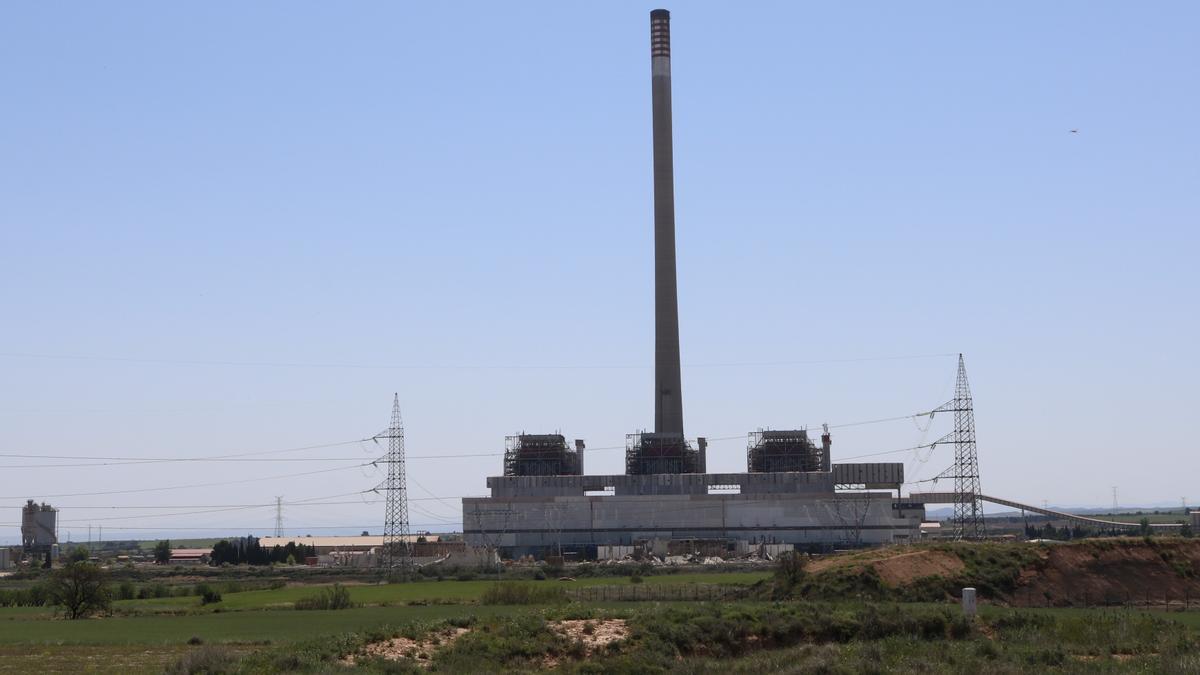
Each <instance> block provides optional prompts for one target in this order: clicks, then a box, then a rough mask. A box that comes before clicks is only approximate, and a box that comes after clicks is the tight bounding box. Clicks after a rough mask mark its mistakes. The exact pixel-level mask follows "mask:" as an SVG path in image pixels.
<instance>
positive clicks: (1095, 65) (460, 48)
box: [0, 2, 1200, 540]
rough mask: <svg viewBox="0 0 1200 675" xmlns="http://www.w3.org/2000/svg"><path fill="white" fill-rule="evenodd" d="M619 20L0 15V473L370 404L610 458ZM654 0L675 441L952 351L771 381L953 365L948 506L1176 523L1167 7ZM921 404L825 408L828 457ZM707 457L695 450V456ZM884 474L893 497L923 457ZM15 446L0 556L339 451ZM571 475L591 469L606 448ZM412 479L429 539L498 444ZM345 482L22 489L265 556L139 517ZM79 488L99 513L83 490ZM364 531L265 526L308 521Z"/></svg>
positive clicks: (645, 392) (923, 374) (633, 288)
mask: <svg viewBox="0 0 1200 675" xmlns="http://www.w3.org/2000/svg"><path fill="white" fill-rule="evenodd" d="M652 8H653V5H650V4H643V3H603V4H597V3H586V4H585V3H537V4H535V3H505V4H503V5H501V4H499V3H450V4H445V3H354V4H353V5H329V4H325V3H320V4H318V3H293V2H287V3H284V2H278V3H258V4H256V5H254V6H247V5H246V4H244V3H196V2H193V3H170V4H163V3H153V2H144V3H135V2H125V3H106V4H96V3H73V4H62V3H20V4H17V3H10V4H8V5H6V6H5V8H4V9H3V10H2V14H0V106H2V108H0V109H2V114H0V157H3V161H2V162H0V317H2V324H0V325H2V326H3V329H2V330H0V453H5V454H31V455H88V456H138V457H141V456H145V457H185V456H195V455H203V454H217V453H234V452H239V451H256V450H271V449H283V448H290V447H294V446H301V445H307V444H317V443H325V442H336V441H343V440H348V439H357V438H362V437H364V436H369V435H371V434H373V433H375V432H377V431H379V430H380V429H381V428H383V427H384V426H386V424H387V421H388V414H389V410H390V405H391V396H392V392H394V391H395V392H399V393H400V397H401V401H402V404H403V407H404V413H405V417H406V422H407V425H408V442H409V453H410V454H412V455H419V456H428V455H439V454H453V453H478V452H499V451H501V450H502V449H503V437H504V436H505V435H506V434H510V433H513V432H516V431H520V430H522V429H524V430H528V431H531V432H534V431H539V432H540V431H547V430H555V429H561V430H562V431H563V433H565V434H567V435H568V436H569V437H572V438H575V437H579V438H585V439H587V441H588V444H589V446H591V447H607V446H615V445H620V444H622V443H623V441H624V435H625V434H626V433H628V432H631V431H634V430H636V429H638V428H643V427H646V426H649V425H651V424H652V423H653V416H652V412H653V411H652V408H651V379H652V371H651V369H650V368H649V366H650V363H651V358H652V350H651V347H652V324H651V311H652V297H651V271H652V270H651V182H650V169H651V161H650V102H649V94H650V78H649V70H650V69H649V59H648V53H649V49H648V16H647V13H648V11H649V10H650V9H652ZM668 8H669V9H671V10H672V14H673V39H674V45H673V47H674V49H673V55H674V64H673V68H674V97H675V148H676V155H675V167H676V195H677V220H678V239H679V244H678V253H679V286H680V290H679V296H680V313H681V324H682V348H683V360H684V381H683V387H684V414H685V421H686V426H687V430H688V432H689V435H693V436H695V435H707V436H711V437H726V436H736V435H742V434H744V433H745V432H747V431H750V430H753V429H756V428H759V427H761V426H770V427H773V428H788V427H792V426H797V425H802V424H808V425H813V424H817V423H820V422H824V421H828V422H830V423H832V424H839V423H845V422H855V421H860V420H868V419H874V418H881V417H890V416H896V415H904V414H907V413H913V412H918V411H922V410H928V409H930V408H932V407H934V406H936V405H938V404H940V403H942V402H943V401H945V400H946V399H947V398H949V397H950V395H951V393H952V385H953V376H954V358H953V357H952V356H937V357H931V358H919V359H903V360H867V361H853V362H848V363H804V362H812V361H822V362H823V361H830V360H840V359H868V358H876V357H894V356H917V355H937V354H953V353H957V352H960V351H961V352H964V353H965V354H966V358H967V367H968V371H969V372H970V374H971V377H972V384H973V387H974V391H975V396H976V405H977V411H978V412H977V417H978V428H979V450H980V462H981V465H982V468H983V474H984V475H983V485H984V488H985V490H986V491H987V492H989V493H995V494H997V495H1000V496H1006V497H1009V498H1012V499H1020V500H1028V501H1035V502H1037V503H1040V502H1041V501H1042V500H1048V501H1049V502H1050V503H1053V504H1063V505H1104V504H1108V503H1110V502H1111V498H1112V497H1111V490H1110V486H1112V485H1118V486H1119V487H1120V499H1121V502H1122V503H1125V504H1134V503H1142V504H1145V503H1156V502H1161V503H1165V504H1175V505H1178V503H1179V498H1180V497H1181V496H1188V497H1189V498H1190V499H1191V501H1192V503H1197V502H1200V488H1197V487H1196V482H1195V475H1196V470H1197V467H1198V464H1200V462H1198V461H1197V452H1196V450H1197V443H1196V440H1195V438H1196V435H1195V430H1194V428H1193V427H1194V423H1193V417H1194V414H1195V408H1196V404H1197V396H1196V391H1195V383H1196V382H1197V380H1198V379H1200V366H1198V359H1197V356H1196V342H1197V328H1198V326H1200V320H1198V319H1197V312H1196V297H1197V290H1198V286H1200V284H1198V272H1197V270H1196V263H1195V260H1196V251H1197V244H1198V243H1200V241H1198V240H1200V236H1198V235H1197V227H1196V226H1197V223H1198V222H1200V203H1198V199H1200V198H1198V195H1197V186H1198V185H1200V131H1198V127H1197V123H1196V120H1197V119H1200V114H1198V113H1200V110H1198V108H1200V105H1198V104H1200V93H1198V91H1200V89H1198V87H1197V84H1198V82H1197V74H1196V64H1197V63H1200V42H1197V40H1196V32H1197V26H1198V25H1200V8H1198V6H1197V5H1196V4H1195V3H1190V2H1157V3H1118V2H1057V3H1042V2H1018V3H1002V4H996V3H990V4H986V5H984V4H982V3H980V4H976V3H971V4H970V6H967V5H965V4H964V3H951V2H945V3H919V4H911V3H908V4H904V5H900V4H898V3H888V2H878V3H857V4H855V5H853V6H847V5H844V4H836V5H835V4H831V3H822V4H817V3H760V4H758V5H755V6H754V8H753V10H743V9H737V8H736V7H735V5H731V4H729V3H690V2H689V3H680V4H678V5H675V6H669V7H668ZM1072 129H1077V130H1078V133H1071V130H1072ZM34 355H38V356H34ZM47 357H52V358H47ZM63 357H89V358H63ZM93 357H104V358H93ZM110 359H117V360H110ZM123 359H128V360H123ZM762 363H773V364H780V363H782V364H783V365H755V364H762ZM285 364H292V365H285ZM349 366H355V367H349ZM517 366H521V367H517ZM545 366H555V367H553V368H547V367H545ZM946 422H947V420H945V419H939V420H937V421H936V423H935V426H934V428H933V429H931V430H930V431H929V432H927V434H925V435H923V434H922V432H921V431H920V430H919V429H918V428H917V427H916V426H915V425H914V424H913V423H912V422H911V421H907V422H899V423H891V424H880V425H873V426H865V427H853V428H847V429H844V430H841V431H838V432H837V433H835V436H834V449H835V459H836V458H837V457H849V456H852V455H857V454H863V453H870V452H879V451H886V450H893V449H899V448H905V447H909V446H912V445H914V444H917V443H919V442H920V441H921V440H922V439H926V440H929V439H932V438H936V437H937V436H940V435H941V434H942V433H944V432H945V431H947V429H946V428H945V426H946ZM369 450H370V452H368V449H363V448H360V447H359V446H357V445H351V446H341V447H336V448H325V449H316V450H311V451H306V452H296V453H284V454H281V455H279V456H280V457H292V458H299V457H312V458H321V457H340V456H347V457H352V458H357V457H362V458H370V457H371V456H372V454H370V453H371V452H374V451H375V450H374V449H373V448H372V449H369ZM744 457H745V455H744V441H742V440H738V439H735V440H730V441H720V442H716V443H714V444H713V446H712V447H711V448H710V460H709V462H710V464H709V465H710V467H711V468H713V469H715V470H738V469H740V468H741V467H743V466H744V462H745V459H744ZM892 457H893V458H895V459H896V460H897V461H907V462H908V470H909V472H910V474H909V475H910V476H912V477H927V476H930V475H933V474H936V473H937V472H938V471H939V470H941V469H942V468H943V467H944V466H945V465H947V464H949V462H950V459H951V454H950V448H949V447H944V448H939V449H937V450H936V451H935V452H934V454H933V456H932V458H930V460H929V461H928V462H927V463H926V464H924V465H921V464H920V463H919V462H917V461H916V460H915V459H914V457H913V455H912V453H908V454H897V455H894V456H892ZM883 459H888V457H884V458H883ZM54 461H66V460H54ZM49 462H50V460H32V459H19V458H0V508H3V509H4V511H5V513H6V514H7V515H5V516H4V517H2V518H0V527H2V528H4V529H2V530H0V540H3V539H8V540H12V539H15V538H16V534H17V533H16V528H15V527H13V526H11V525H7V524H11V523H16V522H17V519H18V512H17V508H16V507H17V505H18V504H19V503H21V502H22V501H23V499H24V498H25V497H27V496H28V497H35V498H41V497H43V496H46V495H55V494H71V493H80V492H93V491H104V490H121V489H136V488H141V487H151V486H176V485H179V486H182V485H189V484H194V483H201V482H213V481H220V480H236V479H248V478H257V477H265V476H276V475H281V474H289V473H299V472H305V471H314V470H319V469H325V468H330V467H334V466H338V465H339V464H338V462H333V461H329V462H324V461H321V462H289V463H279V464H268V463H255V462H246V463H237V464H233V463H229V464H187V465H181V464H140V465H122V466H104V467H74V468H60V469H46V468H12V467H13V466H14V465H18V464H21V465H25V464H39V463H42V464H44V463H49ZM587 463H588V469H589V471H590V472H597V473H598V472H620V471H621V470H622V453H621V452H619V451H614V450H608V451H603V450H597V451H595V452H593V453H592V454H590V455H589V456H588V460H587ZM410 470H411V477H412V479H413V481H414V483H415V484H414V485H412V486H411V487H412V492H413V497H422V498H424V497H428V496H430V495H431V494H432V495H436V496H439V497H446V498H447V499H446V500H445V501H444V502H443V501H423V502H420V503H416V504H417V506H416V508H414V512H413V516H412V520H413V521H414V523H417V524H419V526H421V525H425V524H429V525H434V526H436V525H437V524H439V523H446V522H449V523H453V522H454V521H456V520H457V519H458V517H459V516H460V515H461V514H460V511H459V507H458V502H457V501H456V500H455V499H452V497H457V496H461V495H475V494H481V493H482V492H483V491H484V488H485V485H484V479H485V477H486V476H487V475H491V474H496V473H498V472H499V471H500V460H499V458H498V457H492V458H486V457H485V458H470V459H458V460H448V459H440V460H426V459H415V460H413V461H412V463H411V465H410ZM379 480H380V476H379V474H378V473H377V472H375V471H373V470H370V469H361V468H360V469H349V470H344V471H335V472H330V473H325V474H319V475H313V476H307V477H295V478H288V479H272V480H266V481H262V482H257V483H245V484H239V485H226V486H223V487H211V488H204V489H194V488H193V489H179V490H174V491H163V492H153V493H143V494H129V495H109V496H90V497H85V496H75V497H55V498H51V499H50V501H52V502H54V503H56V504H61V505H62V506H63V507H64V511H63V514H62V518H63V520H64V521H65V522H64V523H63V526H62V529H63V530H64V534H65V531H66V530H68V529H70V530H71V531H72V534H73V535H74V537H75V538H76V539H78V538H80V537H81V536H82V535H81V534H80V532H81V531H84V530H86V526H87V523H88V522H92V523H93V524H95V525H97V526H98V525H100V524H102V523H103V524H104V525H105V530H106V533H109V532H111V533H112V534H111V536H126V535H127V534H129V533H130V532H146V531H147V530H141V531H127V532H125V533H122V534H118V533H117V532H118V530H121V529H122V528H125V527H135V526H136V527H158V526H162V527H163V528H164V529H174V530H189V528H190V530H189V531H197V532H202V531H205V530H201V529H199V528H204V527H228V528H230V529H233V530H235V531H254V532H258V533H264V532H266V531H268V530H269V529H270V527H271V525H272V524H273V520H274V510H273V508H259V509H252V510H245V511H233V512H224V513H196V514H190V515H179V516H172V517H156V518H146V517H144V515H145V514H148V513H152V511H149V510H146V511H143V510H140V507H144V506H179V507H184V506H186V507H192V506H204V505H227V504H253V503H262V502H268V501H270V502H273V500H274V496H275V495H283V496H284V498H285V500H289V501H290V500H299V499H306V498H313V497H324V496H327V495H339V494H343V493H350V492H355V491H358V490H363V489H366V488H369V487H372V486H373V485H375V484H376V483H377V482H378V481H379ZM352 499H357V498H352ZM113 505H124V506H135V507H139V508H138V509H124V510H119V511H118V510H109V511H99V510H88V509H84V508H83V507H91V506H113ZM194 510H197V509H192V508H179V509H177V511H179V512H188V511H194ZM157 512H160V513H161V512H168V513H169V512H171V511H170V510H169V509H159V510H158V511H157ZM382 515H383V514H382V507H381V505H378V504H373V505H369V504H337V505H325V506H320V507H312V506H309V507H302V506H289V507H287V508H286V509H285V519H286V520H287V526H288V529H289V531H313V532H314V533H316V532H317V531H318V530H316V529H315V528H320V527H335V526H341V525H346V526H351V527H354V528H357V529H363V528H367V529H371V530H373V531H377V530H378V529H379V527H380V522H379V521H380V520H381V519H382ZM130 516H132V518H129V519H127V520H116V521H111V520H109V521H101V520H100V519H101V518H113V517H130ZM451 526H452V525H451ZM320 531H325V530H320ZM108 536H110V535H109V534H106V537H108Z"/></svg>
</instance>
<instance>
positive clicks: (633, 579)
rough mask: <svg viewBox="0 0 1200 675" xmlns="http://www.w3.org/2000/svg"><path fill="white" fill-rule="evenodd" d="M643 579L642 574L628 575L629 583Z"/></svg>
mask: <svg viewBox="0 0 1200 675" xmlns="http://www.w3.org/2000/svg"><path fill="white" fill-rule="evenodd" d="M643 581H645V579H643V578H642V575H640V574H634V575H631V576H630V577H629V583H631V584H640V583H642V582H643Z"/></svg>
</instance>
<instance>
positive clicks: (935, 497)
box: [904, 492, 1179, 530]
mask: <svg viewBox="0 0 1200 675" xmlns="http://www.w3.org/2000/svg"><path fill="white" fill-rule="evenodd" d="M963 496H964V497H966V500H967V501H969V500H970V498H971V497H970V495H963ZM979 498H980V499H982V500H983V501H985V502H990V503H992V504H999V505H1000V506H1007V507H1009V508H1014V509H1019V510H1021V511H1030V512H1032V513H1038V514H1041V515H1043V516H1049V517H1051V518H1061V519H1063V520H1070V521H1073V522H1076V523H1080V524H1084V525H1092V526H1096V527H1107V528H1113V529H1121V530H1140V529H1141V527H1142V526H1141V525H1140V524H1139V523H1126V522H1122V521H1119V520H1104V519H1103V518H1092V517H1090V516H1081V515H1078V514H1075V513H1067V512H1066V511H1056V510H1054V509H1048V508H1045V507H1041V506H1033V505H1032V504H1022V503H1021V502H1014V501H1012V500H1011V499H1001V498H999V497H989V496H987V495H984V494H981V495H979ZM904 501H907V502H911V503H917V504H954V503H956V502H958V501H960V495H959V494H958V493H956V492H914V493H912V494H910V495H908V496H907V497H905V498H904ZM1150 527H1151V528H1153V529H1155V530H1177V529H1179V525H1178V524H1177V523H1151V524H1150Z"/></svg>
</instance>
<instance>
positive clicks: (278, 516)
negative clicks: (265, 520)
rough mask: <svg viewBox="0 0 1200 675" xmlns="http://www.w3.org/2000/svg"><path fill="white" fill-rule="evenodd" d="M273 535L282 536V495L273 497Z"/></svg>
mask: <svg viewBox="0 0 1200 675" xmlns="http://www.w3.org/2000/svg"><path fill="white" fill-rule="evenodd" d="M275 536H276V537H282V536H283V497H276V498H275Z"/></svg>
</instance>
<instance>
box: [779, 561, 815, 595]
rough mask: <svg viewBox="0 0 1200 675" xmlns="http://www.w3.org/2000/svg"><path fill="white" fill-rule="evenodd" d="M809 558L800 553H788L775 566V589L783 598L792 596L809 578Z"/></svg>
mask: <svg viewBox="0 0 1200 675" xmlns="http://www.w3.org/2000/svg"><path fill="white" fill-rule="evenodd" d="M807 567H808V556H806V555H804V554H803V553H801V552H799V551H786V552H784V553H783V555H781V556H779V562H778V563H777V564H776V566H775V588H776V593H777V594H778V595H779V596H781V597H789V596H791V595H792V594H793V593H794V592H795V590H796V587H797V586H799V585H800V584H801V583H803V582H804V579H805V578H806V577H807V576H808V570H807V569H806V568H807Z"/></svg>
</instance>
